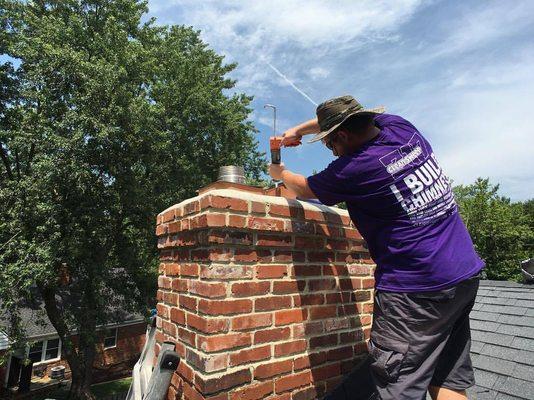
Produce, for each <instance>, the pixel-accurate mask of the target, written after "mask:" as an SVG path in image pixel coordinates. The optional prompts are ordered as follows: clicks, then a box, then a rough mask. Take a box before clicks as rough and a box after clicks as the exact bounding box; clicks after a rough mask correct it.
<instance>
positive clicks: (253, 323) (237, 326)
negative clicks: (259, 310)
mask: <svg viewBox="0 0 534 400" xmlns="http://www.w3.org/2000/svg"><path fill="white" fill-rule="evenodd" d="M272 323H273V317H272V314H252V315H243V316H239V317H235V318H232V330H234V331H241V330H246V329H252V328H263V327H266V326H271V325H272Z"/></svg>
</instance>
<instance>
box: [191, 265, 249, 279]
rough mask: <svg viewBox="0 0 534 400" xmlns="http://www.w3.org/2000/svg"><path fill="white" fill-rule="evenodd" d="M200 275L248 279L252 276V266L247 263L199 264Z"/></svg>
mask: <svg viewBox="0 0 534 400" xmlns="http://www.w3.org/2000/svg"><path fill="white" fill-rule="evenodd" d="M200 277H201V278H206V279H248V278H252V267H251V266H248V265H226V264H224V265H216V264H211V265H201V266H200Z"/></svg>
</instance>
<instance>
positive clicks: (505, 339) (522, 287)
mask: <svg viewBox="0 0 534 400" xmlns="http://www.w3.org/2000/svg"><path fill="white" fill-rule="evenodd" d="M471 336H472V340H473V341H472V347H471V359H472V361H473V366H474V368H475V379H476V385H475V386H474V387H472V388H471V389H469V390H468V394H469V398H470V399H473V400H485V399H491V400H509V399H510V400H511V399H527V400H533V399H534V285H532V284H520V283H514V282H501V281H490V280H482V281H480V288H479V291H478V295H477V299H476V303H475V306H474V307H473V311H472V312H471Z"/></svg>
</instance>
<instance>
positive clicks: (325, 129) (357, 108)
mask: <svg viewBox="0 0 534 400" xmlns="http://www.w3.org/2000/svg"><path fill="white" fill-rule="evenodd" d="M384 111H385V108H384V107H376V108H369V109H367V108H364V107H363V106H362V105H361V104H360V102H358V101H357V100H356V99H354V97H352V96H349V95H346V96H340V97H334V98H333V99H330V100H326V101H325V102H323V103H321V104H319V105H318V106H317V110H316V114H317V120H318V122H319V127H320V128H321V131H320V132H319V133H317V134H316V135H315V136H314V137H313V138H311V139H310V140H309V141H308V143H313V142H317V141H319V140H321V139H322V138H324V137H325V136H327V135H328V134H330V133H331V132H333V131H335V130H336V129H337V128H339V126H340V125H341V124H343V122H345V121H346V120H347V119H349V118H351V117H352V116H354V115H360V114H361V115H364V114H367V115H369V114H382V113H383V112H384Z"/></svg>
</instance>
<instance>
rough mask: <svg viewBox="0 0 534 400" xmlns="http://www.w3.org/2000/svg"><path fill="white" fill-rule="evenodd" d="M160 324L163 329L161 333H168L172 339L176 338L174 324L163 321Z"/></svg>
mask: <svg viewBox="0 0 534 400" xmlns="http://www.w3.org/2000/svg"><path fill="white" fill-rule="evenodd" d="M161 323H162V327H163V332H165V333H168V334H169V335H171V336H172V337H175V336H176V325H175V324H173V323H171V322H169V321H165V320H163V321H162V322H161Z"/></svg>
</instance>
